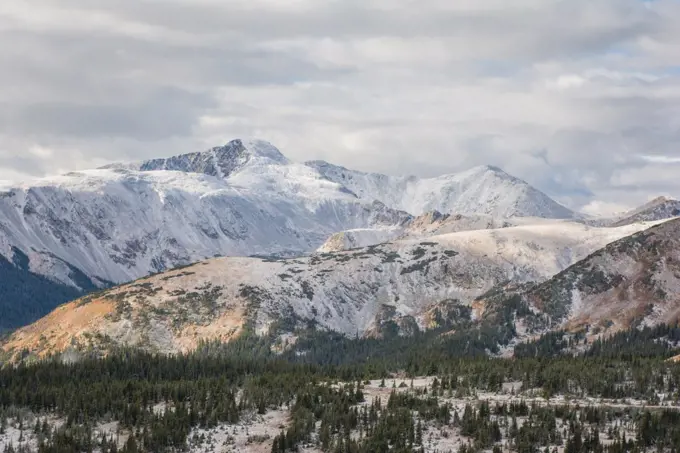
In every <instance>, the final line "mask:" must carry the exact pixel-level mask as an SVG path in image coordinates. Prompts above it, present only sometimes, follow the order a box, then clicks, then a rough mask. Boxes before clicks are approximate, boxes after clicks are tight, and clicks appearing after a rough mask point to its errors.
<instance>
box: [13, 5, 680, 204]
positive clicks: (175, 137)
mask: <svg viewBox="0 0 680 453" xmlns="http://www.w3.org/2000/svg"><path fill="white" fill-rule="evenodd" d="M0 68H1V70H0V86H1V87H2V89H1V90H0V178H2V179H25V178H29V177H33V176H42V175H47V174H53V173H59V172H64V171H67V170H72V169H84V168H90V167H94V166H99V165H102V164H104V163H108V162H111V161H124V160H137V159H142V158H149V157H160V156H168V155H173V154H179V153H185V152H191V151H199V150H202V149H204V148H207V147H210V146H215V145H218V144H222V143H224V142H226V141H228V140H230V139H233V138H240V137H243V138H248V137H257V138H263V139H266V140H268V141H270V142H272V143H273V144H275V145H276V146H278V147H279V148H280V149H281V151H282V152H283V153H284V154H285V155H287V156H288V157H289V158H291V159H294V160H301V161H302V160H308V159H325V160H328V161H331V162H333V163H337V164H341V165H345V166H348V167H351V168H355V169H360V170H367V171H379V172H383V173H391V174H403V173H413V174H417V175H422V176H433V175H437V174H441V173H445V172H453V171H458V170H463V169H466V168H469V167H471V166H474V165H480V164H492V165H497V166H500V167H502V168H503V169H505V170H506V171H507V172H509V173H511V174H514V175H516V176H518V177H521V178H523V179H525V180H527V181H529V182H530V183H532V184H534V185H535V186H537V187H538V188H540V189H542V190H544V191H545V192H547V193H549V194H550V195H552V196H553V197H555V198H556V199H558V200H559V201H561V202H563V203H565V204H567V205H568V206H570V207H572V208H577V209H584V210H586V211H587V212H606V211H611V210H619V209H622V208H624V207H629V206H633V205H636V204H639V203H641V202H644V201H647V199H648V198H650V197H653V196H656V195H671V196H676V197H678V196H680V0H656V1H647V2H645V1H640V0H564V1H557V0H455V1H454V0H335V1H331V0H173V1H160V0H115V1H113V0H59V1H58V2H57V1H53V0H5V1H1V2H0Z"/></svg>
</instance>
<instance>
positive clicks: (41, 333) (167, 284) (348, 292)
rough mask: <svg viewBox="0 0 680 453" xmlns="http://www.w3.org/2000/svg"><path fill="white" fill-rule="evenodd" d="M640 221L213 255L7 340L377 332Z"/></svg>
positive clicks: (571, 256)
mask: <svg viewBox="0 0 680 453" xmlns="http://www.w3.org/2000/svg"><path fill="white" fill-rule="evenodd" d="M644 227H645V225H641V224H638V225H635V226H633V225H631V226H627V227H622V228H617V229H604V228H591V227H587V226H585V225H582V224H577V223H563V224H559V225H554V224H553V225H537V226H518V227H509V228H503V229H498V230H480V231H466V232H459V233H450V234H445V235H439V236H434V237H432V238H429V239H428V240H427V241H422V240H415V239H409V240H401V241H396V242H393V243H388V244H381V245H376V246H371V247H366V248H362V249H358V250H351V251H346V252H340V253H324V254H318V255H313V256H308V257H300V258H295V259H279V260H276V259H257V258H236V257H225V258H218V259H213V260H210V261H207V262H203V263H198V264H195V265H193V266H189V267H186V268H183V269H177V270H172V271H168V272H166V273H162V274H158V275H155V276H152V277H148V278H146V279H143V280H140V281H137V282H134V283H132V284H127V285H123V286H121V287H118V288H114V289H112V290H108V291H106V292H103V293H101V294H98V295H94V296H89V297H86V298H84V299H81V300H78V301H75V302H73V303H70V304H67V305H65V306H62V307H60V308H58V309H57V310H55V311H54V312H53V313H52V314H50V315H49V316H47V317H45V318H43V319H42V320H40V321H38V322H37V323H35V324H34V325H32V326H28V327H26V328H23V329H20V330H19V331H17V332H16V333H15V334H13V335H12V336H11V337H10V339H9V340H8V342H7V343H5V344H4V346H3V349H4V351H5V352H6V354H9V355H12V354H14V353H16V352H17V351H19V350H22V349H23V348H27V349H29V350H32V351H35V352H36V353H38V354H45V353H49V352H59V351H63V350H64V349H65V348H67V347H69V346H70V345H72V344H76V345H80V346H79V347H81V348H84V349H86V348H89V347H95V348H96V349H106V348H108V347H111V346H112V345H122V344H129V345H134V346H141V347H144V348H148V349H152V350H158V351H162V352H174V351H184V350H190V349H192V348H194V347H195V346H196V345H197V344H198V342H199V340H201V339H204V340H205V339H217V338H221V339H228V338H231V337H232V336H234V335H237V334H238V333H239V332H240V331H241V330H242V329H243V327H244V326H245V325H246V324H247V323H250V324H252V325H253V326H255V327H256V329H257V330H258V331H259V332H264V331H266V330H267V328H268V326H269V325H270V324H271V323H272V322H273V321H275V320H278V319H285V320H287V321H288V323H291V322H294V321H295V320H300V321H308V320H313V321H315V322H316V323H318V325H319V326H321V327H324V328H329V329H333V330H336V331H339V332H342V333H344V334H347V335H356V334H359V335H366V334H370V333H371V332H375V331H376V329H379V324H380V322H382V321H385V320H386V319H392V320H396V321H399V322H400V323H406V322H411V323H412V324H413V325H418V324H419V325H420V326H421V327H422V326H423V325H424V324H425V322H426V321H425V318H424V316H425V313H426V311H427V310H428V308H429V307H431V306H432V305H434V304H437V303H440V302H441V301H444V300H457V301H459V302H458V303H461V304H469V303H471V302H472V300H473V299H474V298H475V297H477V296H479V295H481V294H483V293H485V292H487V291H488V290H489V289H491V288H493V287H495V286H497V285H498V284H500V283H502V282H505V281H508V280H513V281H515V282H527V281H532V280H545V279H547V278H549V277H550V276H551V275H552V274H553V273H555V272H558V271H559V270H562V269H564V268H566V267H567V266H569V265H570V264H572V263H574V262H575V261H577V260H579V259H581V258H583V257H585V256H586V255H588V254H589V253H591V252H593V251H594V250H596V249H597V248H599V247H601V246H602V245H604V244H606V243H607V242H609V241H611V240H614V239H616V238H619V237H621V236H623V235H626V234H629V233H632V232H634V231H638V230H640V229H642V228H644ZM409 320H410V321H409ZM41 338H44V339H45V340H40V339H41Z"/></svg>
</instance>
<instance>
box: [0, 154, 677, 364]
mask: <svg viewBox="0 0 680 453" xmlns="http://www.w3.org/2000/svg"><path fill="white" fill-rule="evenodd" d="M679 204H680V203H679V202H677V201H675V200H670V199H657V200H655V201H653V202H651V203H649V204H648V205H645V206H643V207H641V208H639V209H637V210H635V211H632V212H630V213H625V214H623V215H621V216H618V217H616V218H613V219H590V218H588V217H587V216H584V215H582V214H580V213H577V212H574V211H571V210H569V209H568V208H566V207H564V206H561V205H560V204H559V203H557V202H555V201H553V200H552V199H550V198H549V197H548V196H547V195H545V194H543V193H542V192H540V191H539V190H537V189H535V188H533V187H531V186H530V185H529V184H527V183H526V182H524V181H522V180H520V179H517V178H515V177H513V176H510V175H508V174H507V173H505V172H503V171H502V170H500V169H498V168H496V167H491V166H483V167H476V168H473V169H471V170H468V171H466V172H463V173H459V174H455V175H445V176H441V177H437V178H430V179H423V178H417V177H412V176H411V177H394V176H387V175H380V174H374V173H364V172H358V171H353V170H348V169H346V168H344V167H339V166H335V165H332V164H329V163H326V162H322V161H311V162H306V163H295V162H292V161H290V160H289V159H287V158H286V157H285V156H284V155H283V154H282V153H281V152H280V151H279V150H278V149H276V148H275V147H274V146H273V145H271V144H269V143H267V142H264V141H242V140H234V141H232V142H229V143H228V144H226V145H225V146H222V147H217V148H213V149H211V150H208V151H205V152H199V153H191V154H185V155H180V156H175V157H171V158H164V159H154V160H149V161H143V162H137V163H123V164H113V165H109V166H107V167H104V168H100V169H94V170H87V171H82V172H74V173H69V174H66V175H61V176H57V177H51V178H43V179H38V180H33V181H28V182H24V183H21V184H7V183H4V185H2V186H0V272H2V273H3V274H4V275H5V276H7V278H3V279H2V281H0V313H2V314H3V316H2V317H1V321H0V329H2V328H5V329H11V328H15V327H19V326H21V325H25V324H27V323H29V322H31V321H34V320H36V319H38V318H39V317H41V316H43V315H45V314H47V313H49V311H50V310H52V309H53V308H54V307H56V306H57V305H59V304H61V303H63V302H66V301H68V300H72V299H75V298H76V297H78V296H80V295H83V294H85V293H88V292H92V291H96V290H101V289H105V288H107V287H111V286H115V285H118V284H123V285H122V286H117V287H115V288H113V289H109V290H105V291H103V292H99V293H96V294H95V295H92V296H86V297H84V298H81V299H78V300H76V301H74V302H72V303H70V304H67V305H64V306H62V307H60V308H58V309H57V310H56V311H54V312H52V313H51V314H49V315H48V316H47V317H45V318H43V319H42V320H40V321H38V323H36V324H34V325H32V326H28V327H26V328H24V329H21V330H19V331H17V332H16V333H15V334H14V335H13V336H12V337H11V338H10V339H9V340H8V343H6V345H5V346H4V349H5V350H6V351H13V352H12V353H16V351H18V350H23V349H28V350H33V351H35V352H36V353H37V354H45V353H51V352H60V351H63V350H65V349H67V348H70V347H74V346H76V345H77V346H78V347H79V348H85V349H87V348H95V349H98V350H106V349H107V348H109V347H112V346H120V345H125V344H127V345H136V346H141V347H145V348H148V349H152V350H157V351H162V352H175V351H185V350H189V349H191V348H193V347H195V345H196V344H197V343H198V342H200V341H202V340H206V339H225V338H230V337H231V336H233V335H236V334H237V333H238V332H241V331H243V329H245V328H246V327H253V328H254V329H255V330H256V331H258V332H264V331H266V330H267V329H268V328H269V327H270V326H271V325H272V323H280V322H283V321H285V320H287V322H289V323H291V324H292V325H299V324H300V323H312V324H314V325H316V326H318V327H319V328H324V329H330V330H335V331H339V332H341V333H344V334H347V335H357V334H358V335H379V334H380V332H381V329H382V327H381V326H384V325H385V323H386V322H394V323H395V324H396V325H397V326H399V327H400V328H403V329H404V332H408V331H413V329H425V328H427V326H428V325H429V323H430V322H431V320H430V319H429V317H430V315H429V314H431V312H432V309H433V307H440V306H441V304H442V303H443V304H444V305H451V304H453V306H461V307H470V306H473V305H474V306H475V307H477V309H480V307H485V306H486V305H485V304H486V302H484V300H483V297H482V296H483V295H484V294H486V293H487V292H488V291H490V290H493V289H494V288H499V287H503V285H506V284H507V283H508V282H511V283H512V284H523V285H529V286H530V287H531V288H532V290H534V291H537V290H536V289H535V285H546V284H548V283H549V282H553V281H557V280H555V279H558V278H561V277H560V276H562V275H563V273H564V272H569V271H570V270H571V271H572V272H574V271H573V269H574V266H579V265H581V266H583V265H582V263H583V262H582V261H581V260H584V259H585V260H588V259H592V255H591V254H593V253H603V252H602V250H607V248H606V247H605V246H607V244H610V243H612V242H613V241H617V240H624V241H625V240H626V239H622V238H626V237H637V236H635V235H636V234H640V233H639V232H640V231H643V230H647V229H648V228H650V227H653V226H654V225H655V224H656V223H658V222H660V221H664V220H666V219H668V218H671V217H673V216H676V215H678V213H679V212H678V205H679ZM668 224H669V225H675V224H674V223H673V221H671V222H668ZM664 225H666V224H664ZM655 228H662V227H661V226H657V227H655ZM667 228H671V227H667ZM652 230H654V228H652ZM652 230H648V231H652ZM669 234H670V233H669ZM630 235H633V236H630ZM645 237H646V236H645ZM603 247H605V248H604V249H603ZM598 251H600V252H598ZM624 255H625V256H628V255H626V254H624ZM624 255H621V256H618V255H617V257H616V260H615V261H617V262H618V260H623V259H624V258H623V256H624ZM215 257H219V258H215ZM206 259H207V260H208V261H202V260H206ZM645 259H646V260H647V262H650V263H652V262H655V260H662V259H665V257H662V256H661V255H659V256H656V255H655V256H646V258H645ZM201 261H202V262H201ZM197 262H200V263H198V264H193V263H197ZM579 263H581V264H579ZM188 265H191V266H190V267H185V266H188ZM650 265H651V264H650ZM654 266H658V264H654ZM178 267H180V268H178ZM173 269H174V270H173ZM576 269H580V268H578V267H577V268H576ZM583 269H585V268H583ZM584 272H585V271H584ZM584 272H581V273H584ZM603 272H604V271H603ZM607 272H610V270H608V271H607ZM612 272H613V271H612ZM150 274H153V275H152V276H150V277H148V276H149V275H150ZM598 275H599V274H598ZM607 275H609V274H607ZM654 275H656V274H654ZM664 275H665V274H664ZM633 277H634V276H627V277H625V278H633ZM140 278H141V280H137V279H140ZM612 278H614V277H612ZM617 278H619V277H617ZM621 278H623V277H621ZM649 278H652V277H649ZM135 280H136V281H135ZM573 280H574V281H576V280H577V279H576V277H574V279H573ZM586 280H587V279H586ZM615 280H616V279H615ZM130 281H132V283H127V284H126V282H130ZM579 281H581V280H579ZM616 281H618V280H616ZM551 284H554V283H551ZM564 291H567V290H566V289H565V290H564ZM664 291H666V292H665V293H664V294H666V296H668V295H669V294H674V292H673V290H672V288H666V289H664ZM572 292H573V291H572ZM532 294H533V293H531V294H530V293H526V294H524V293H523V294H522V297H525V298H526V299H525V303H526V304H529V305H530V306H531V307H533V308H532V309H533V310H534V311H536V312H537V313H543V314H545V316H548V317H550V318H551V319H552V320H553V321H551V322H555V323H557V324H559V325H560V326H566V325H575V324H577V323H578V321H577V319H578V316H577V314H579V313H581V312H579V311H578V310H576V311H573V313H572V312H571V311H570V313H572V314H573V316H572V315H569V316H566V315H565V316H562V317H560V316H558V315H557V314H556V313H553V312H552V311H551V310H550V309H549V308H545V307H549V306H551V304H552V303H553V302H554V301H553V299H552V298H547V299H545V298H544V299H541V300H543V302H540V301H538V300H539V299H540V297H539V296H536V295H532ZM560 294H562V293H560ZM579 294H581V293H579ZM625 294H627V296H626V297H628V298H630V297H632V296H630V294H628V293H625ZM658 294H661V293H658ZM658 294H657V295H658ZM589 296H590V295H589ZM666 296H664V297H666ZM480 297H481V299H480ZM560 297H563V298H564V297H566V296H560ZM583 297H584V298H586V299H587V297H586V296H585V295H584V296H583ZM621 297H622V296H621ZM626 297H624V300H628V299H626ZM565 300H566V299H565ZM537 301H538V302H537ZM588 303H590V302H588ZM593 303H595V302H593ZM570 304H571V305H570ZM562 305H563V306H565V307H566V306H570V307H571V306H575V307H581V305H579V304H578V303H573V300H572V301H571V302H564V303H563V304H562ZM671 306H673V304H672V303H671ZM570 310H571V309H570ZM482 311H483V310H482ZM668 313H671V314H670V315H668V316H665V315H664V316H665V317H663V319H666V318H668V319H670V318H672V317H673V316H672V313H674V312H672V310H670V311H668ZM560 314H561V315H564V313H561V312H560ZM579 316H580V315H579ZM650 319H651V318H650ZM557 320H559V322H558V321H557ZM570 323H571V324H570ZM557 324H556V325H557ZM582 324H583V323H582ZM543 328H544V329H545V328H550V327H545V326H543Z"/></svg>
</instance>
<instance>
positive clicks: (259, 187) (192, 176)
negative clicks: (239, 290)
mask: <svg viewBox="0 0 680 453" xmlns="http://www.w3.org/2000/svg"><path fill="white" fill-rule="evenodd" d="M134 167H135V165H128V166H127V168H113V167H110V168H105V169H98V170H88V171H83V172H77V173H69V174H66V175H62V176H58V177H53V178H44V179H38V180H34V181H29V182H26V183H23V184H18V185H9V184H6V183H5V184H4V185H2V186H0V256H2V257H4V258H5V260H6V261H8V262H10V263H12V262H13V257H14V256H15V251H17V250H18V251H19V252H20V253H21V254H23V255H25V256H26V257H27V265H26V266H25V268H26V269H25V270H26V271H28V272H29V273H31V274H34V275H37V276H44V277H47V278H48V279H49V280H51V281H53V282H55V283H58V284H63V285H67V286H71V287H73V288H75V289H77V290H81V291H82V290H86V288H85V287H84V286H83V284H81V283H82V282H85V283H86V285H85V286H95V287H103V286H106V285H107V284H108V282H114V283H122V282H126V281H130V280H134V279H136V278H139V277H142V276H144V275H147V274H149V273H153V272H159V271H163V270H165V269H169V268H172V267H175V266H178V265H186V264H190V263H193V262H197V261H200V260H203V259H206V258H210V257H213V256H216V255H240V256H245V255H252V254H259V255H272V254H282V255H299V254H302V253H305V252H308V251H311V250H314V249H315V248H316V247H318V246H319V245H320V244H321V243H323V241H324V240H325V239H326V238H327V237H328V236H330V235H331V234H333V233H334V232H336V231H340V230H344V229H351V228H361V227H374V226H392V225H400V224H401V223H403V222H404V221H406V220H408V219H410V217H411V216H410V215H409V214H407V213H405V212H400V211H395V210H393V209H390V208H388V207H386V206H385V205H383V204H381V203H379V202H376V201H364V200H360V199H357V198H356V197H355V196H354V195H353V194H351V193H349V192H348V191H347V190H346V189H345V188H343V187H342V186H339V185H338V184H335V183H332V182H330V181H327V180H324V179H322V178H320V177H319V176H318V174H317V173H315V172H314V171H313V170H312V169H310V168H309V167H307V166H304V165H301V164H294V163H290V162H288V161H287V160H286V159H285V158H283V156H281V154H280V153H279V152H278V150H276V149H275V148H274V147H273V146H271V145H270V144H268V143H265V142H259V141H258V142H252V143H244V142H241V141H234V142H231V143H230V144H228V145H227V146H225V147H223V148H220V149H213V150H210V151H208V152H205V153H198V154H193V155H187V156H179V157H177V158H172V159H169V160H167V161H163V162H160V161H152V162H146V163H142V164H139V167H140V168H148V169H151V170H150V171H140V170H136V169H134ZM156 168H173V170H155V169H156ZM175 169H183V170H186V171H176V170H175ZM199 170H203V172H199ZM75 276H85V278H76V277H75ZM11 284H12V283H11V282H10V281H8V279H7V278H0V294H3V293H4V294H8V290H7V287H6V285H11ZM24 302H29V303H31V302H30V301H26V300H24V299H21V298H16V297H15V298H11V297H7V298H5V299H3V304H5V305H12V304H21V303H24ZM61 302H63V300H62V299H58V298H57V299H54V300H53V301H52V302H51V303H50V302H45V303H41V306H42V307H47V309H48V310H49V309H51V308H53V307H54V306H56V304H58V303H61ZM45 313H46V312H42V313H40V314H45ZM6 319H7V318H4V317H1V316H0V328H3V327H4V328H7V327H14V326H15V325H16V324H15V323H8V321H6Z"/></svg>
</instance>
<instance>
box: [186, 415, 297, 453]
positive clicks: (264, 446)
mask: <svg viewBox="0 0 680 453" xmlns="http://www.w3.org/2000/svg"><path fill="white" fill-rule="evenodd" d="M289 416H290V414H289V412H288V411H287V410H285V409H283V408H282V409H278V410H271V411H269V412H267V413H266V414H264V415H258V414H244V415H243V416H242V421H241V422H239V423H238V424H234V425H226V424H221V425H219V426H217V427H216V428H212V429H200V428H196V429H193V430H192V431H191V433H190V434H189V442H188V443H189V451H190V452H191V453H245V452H248V453H269V452H271V449H272V444H273V442H274V438H275V437H276V436H277V435H278V434H279V433H280V432H281V430H282V429H285V428H286V427H287V426H288V418H289Z"/></svg>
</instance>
